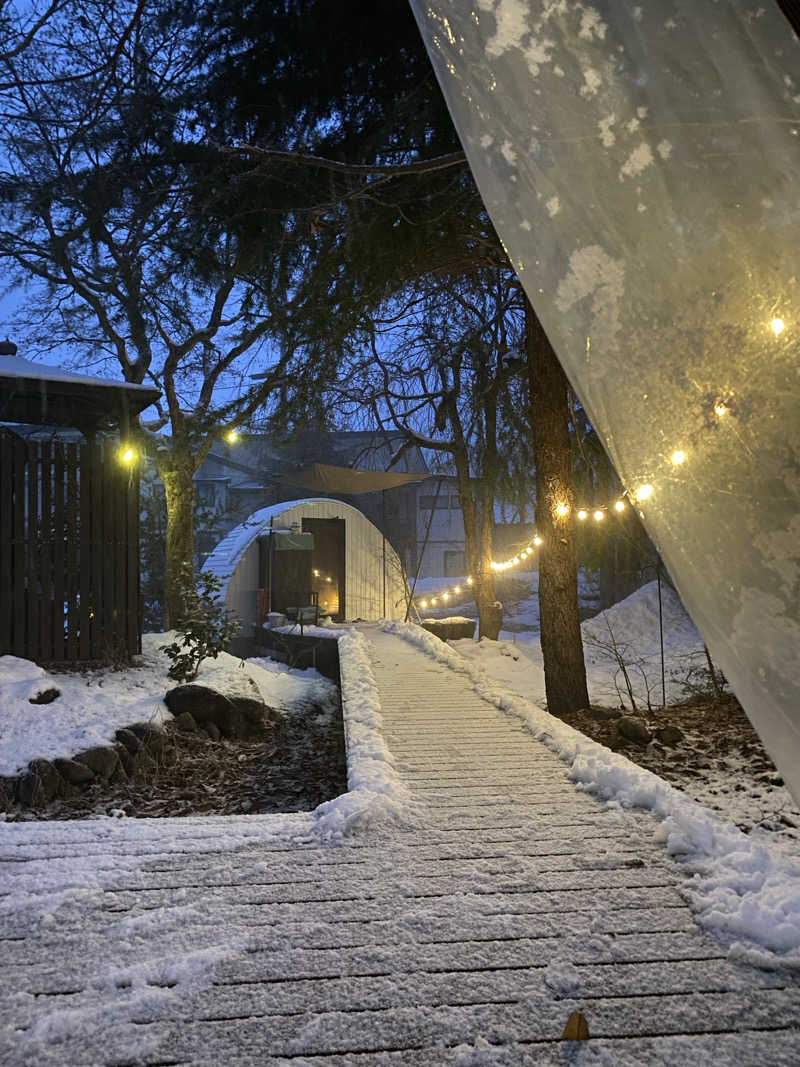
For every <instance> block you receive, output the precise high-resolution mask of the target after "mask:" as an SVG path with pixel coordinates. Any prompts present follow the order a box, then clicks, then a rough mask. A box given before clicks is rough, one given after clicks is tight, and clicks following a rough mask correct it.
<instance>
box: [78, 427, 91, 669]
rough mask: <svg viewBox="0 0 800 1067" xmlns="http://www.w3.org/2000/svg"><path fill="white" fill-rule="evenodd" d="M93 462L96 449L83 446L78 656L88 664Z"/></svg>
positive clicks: (89, 650)
mask: <svg viewBox="0 0 800 1067" xmlns="http://www.w3.org/2000/svg"><path fill="white" fill-rule="evenodd" d="M92 459H93V449H92V448H91V446H90V444H89V442H88V441H87V442H86V443H85V444H83V445H81V446H80V470H79V479H80V484H79V487H78V501H79V512H78V536H79V547H78V558H79V580H78V588H79V596H80V599H79V603H78V629H79V634H78V655H79V656H80V658H81V659H82V660H88V659H89V656H90V655H91V644H90V641H89V633H90V626H91V621H90V619H89V613H90V610H91V602H92V562H91V555H92Z"/></svg>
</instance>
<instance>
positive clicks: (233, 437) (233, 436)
mask: <svg viewBox="0 0 800 1067" xmlns="http://www.w3.org/2000/svg"><path fill="white" fill-rule="evenodd" d="M225 438H226V440H227V441H228V442H229V444H232V445H235V444H236V442H237V441H238V440H239V431H238V430H228V432H227V433H226V434H225Z"/></svg>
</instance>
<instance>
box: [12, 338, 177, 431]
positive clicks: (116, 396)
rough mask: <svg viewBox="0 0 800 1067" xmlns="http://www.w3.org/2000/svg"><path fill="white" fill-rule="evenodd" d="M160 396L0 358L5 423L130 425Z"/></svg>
mask: <svg viewBox="0 0 800 1067" xmlns="http://www.w3.org/2000/svg"><path fill="white" fill-rule="evenodd" d="M160 396H161V392H160V390H158V389H156V388H154V387H153V386H150V385H133V384H130V383H128V382H120V381H112V380H110V379H108V378H95V377H92V376H90V375H88V374H76V373H74V372H73V371H66V370H62V369H60V368H59V367H50V366H47V365H46V364H44V363H34V362H32V361H31V360H29V359H23V358H22V357H21V356H12V355H0V420H2V421H3V422H24V423H34V424H36V425H47V426H77V427H79V428H84V427H88V428H99V427H102V426H108V425H111V424H115V423H118V422H123V423H124V422H125V421H126V420H127V419H128V418H129V417H130V416H131V415H138V414H139V412H140V411H143V410H144V409H145V408H146V407H149V406H150V405H151V404H153V403H155V401H156V400H158V398H159V397H160Z"/></svg>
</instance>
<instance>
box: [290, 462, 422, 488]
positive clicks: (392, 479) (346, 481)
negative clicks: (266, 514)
mask: <svg viewBox="0 0 800 1067" xmlns="http://www.w3.org/2000/svg"><path fill="white" fill-rule="evenodd" d="M430 477H431V475H429V474H424V473H416V474H401V473H399V472H398V473H395V472H393V471H365V470H355V469H354V468H352V467H332V466H330V464H328V463H312V464H311V466H310V467H304V468H303V470H301V471H297V473H296V474H291V475H288V476H287V477H286V481H287V482H288V483H289V484H290V485H297V486H301V487H302V488H303V489H311V490H313V491H314V492H317V493H345V494H346V495H353V494H357V493H375V492H377V491H378V490H379V489H396V488H397V487H398V486H399V485H408V483H409V482H421V481H424V479H425V478H430Z"/></svg>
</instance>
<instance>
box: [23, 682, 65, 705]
mask: <svg viewBox="0 0 800 1067" xmlns="http://www.w3.org/2000/svg"><path fill="white" fill-rule="evenodd" d="M60 696H61V690H60V689H58V688H57V687H56V686H54V685H50V686H48V687H47V689H42V691H41V692H39V693H37V694H36V696H32V697H28V703H29V704H52V703H53V701H54V700H58V698H59V697H60Z"/></svg>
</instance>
